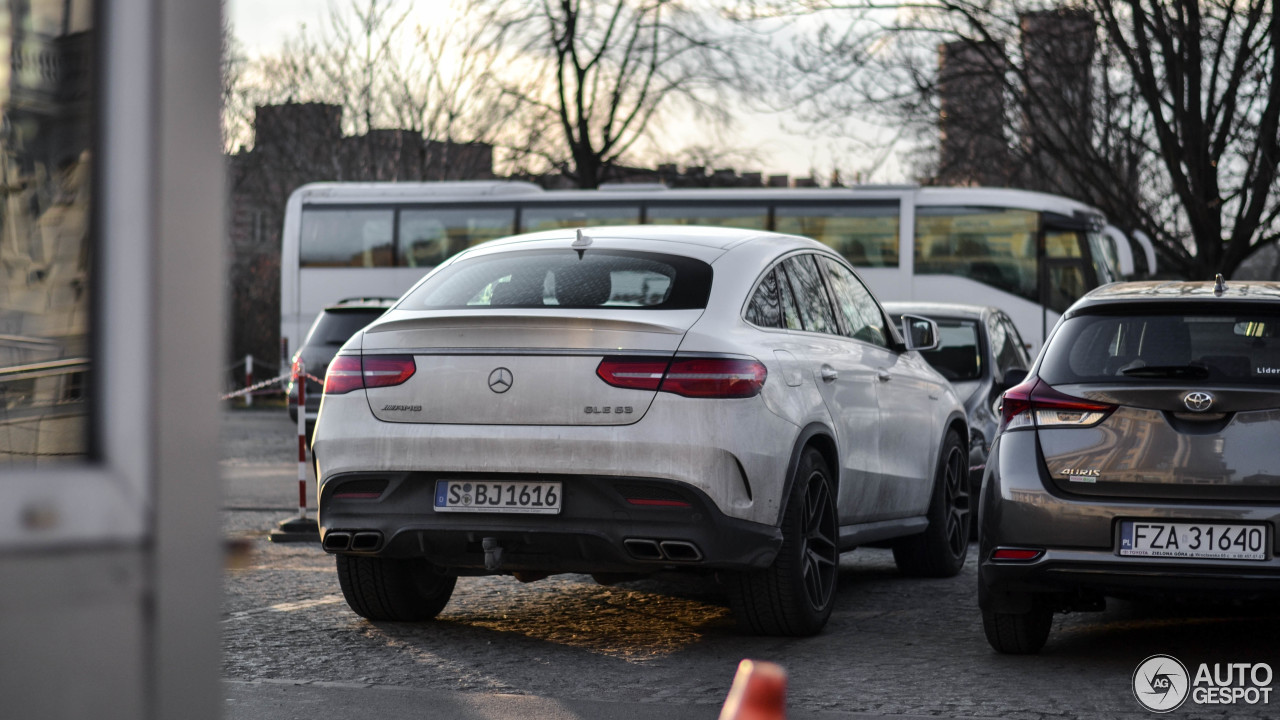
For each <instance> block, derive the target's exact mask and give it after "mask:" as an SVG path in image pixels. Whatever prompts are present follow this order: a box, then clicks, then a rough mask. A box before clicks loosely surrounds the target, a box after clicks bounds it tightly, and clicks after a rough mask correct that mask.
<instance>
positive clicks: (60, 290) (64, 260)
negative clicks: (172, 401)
mask: <svg viewBox="0 0 1280 720" xmlns="http://www.w3.org/2000/svg"><path fill="white" fill-rule="evenodd" d="M92 20H93V4H92V3H90V2H86V1H84V0H28V1H27V2H21V3H5V5H4V8H3V10H0V44H2V45H3V48H4V52H3V61H2V62H3V64H0V68H3V78H2V81H0V112H3V118H4V123H3V130H2V132H0V164H2V165H0V172H2V173H3V184H4V188H5V190H4V198H5V202H4V204H3V207H2V208H0V217H2V218H3V224H0V469H3V468H19V467H30V466H41V465H47V464H50V463H59V462H67V461H78V460H85V459H87V458H89V457H90V454H91V453H90V448H91V445H92V443H91V436H92V427H91V423H90V412H89V410H90V409H89V402H90V400H91V399H92V398H93V396H94V387H93V375H92V374H91V372H90V368H91V362H90V359H91V357H92V354H93V352H92V351H93V348H92V347H90V343H89V336H90V324H91V320H92V304H91V297H92V294H93V293H92V284H93V278H94V267H93V260H94V257H93V255H94V254H93V251H92V250H93V238H92V235H91V233H90V229H91V227H90V226H91V223H90V217H91V210H92V205H93V199H94V188H93V170H92V162H93V154H92V148H91V145H90V139H91V137H92V134H93V133H92V125H93V123H92V118H93V114H94V106H93V103H92V99H93V97H94V93H93V77H94V67H93V65H92V61H93V26H92Z"/></svg>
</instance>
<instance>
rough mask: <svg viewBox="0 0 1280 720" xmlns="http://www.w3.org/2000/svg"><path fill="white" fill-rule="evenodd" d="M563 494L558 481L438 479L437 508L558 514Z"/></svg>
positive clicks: (441, 509)
mask: <svg viewBox="0 0 1280 720" xmlns="http://www.w3.org/2000/svg"><path fill="white" fill-rule="evenodd" d="M562 497H563V494H562V493H561V491H560V483H558V482H477V481H475V480H437V481H436V501H435V508H436V512H474V513H524V514H534V515H555V514H558V513H559V512H560V501H561V499H562Z"/></svg>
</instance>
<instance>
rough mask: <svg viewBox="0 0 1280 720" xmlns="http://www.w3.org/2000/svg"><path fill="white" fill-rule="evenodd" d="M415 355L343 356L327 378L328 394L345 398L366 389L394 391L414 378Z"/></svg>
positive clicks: (325, 378) (337, 360)
mask: <svg viewBox="0 0 1280 720" xmlns="http://www.w3.org/2000/svg"><path fill="white" fill-rule="evenodd" d="M417 369H418V367H417V365H416V364H414V362H413V356H412V355H367V356H364V357H360V356H356V355H339V356H338V357H335V358H334V359H333V362H331V363H329V371H328V372H326V373H325V375H324V393H325V394H326V395H341V394H343V393H348V392H351V391H352V390H360V389H363V388H374V387H391V386H393V385H399V384H400V383H403V382H404V381H406V380H408V379H409V378H410V377H412V376H413V373H414V372H415V371H417Z"/></svg>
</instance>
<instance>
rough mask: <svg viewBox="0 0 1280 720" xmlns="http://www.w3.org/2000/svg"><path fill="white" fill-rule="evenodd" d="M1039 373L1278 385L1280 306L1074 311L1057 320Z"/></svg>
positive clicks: (1064, 379) (1067, 379) (1079, 378)
mask: <svg viewBox="0 0 1280 720" xmlns="http://www.w3.org/2000/svg"><path fill="white" fill-rule="evenodd" d="M1040 376H1041V378H1043V379H1044V380H1045V381H1046V382H1048V383H1049V384H1051V385H1055V384H1062V383H1076V382H1105V383H1116V382H1122V383H1153V382H1161V381H1164V382H1168V381H1171V380H1172V381H1176V382H1181V381H1198V382H1210V383H1228V384H1230V383H1244V384H1251V385H1256V384H1268V385H1280V312H1275V313H1258V312H1257V311H1252V310H1245V311H1242V312H1228V311H1223V310H1220V309H1213V310H1205V311H1197V310H1191V311H1187V312H1183V313H1163V314H1154V313H1153V314H1143V315H1137V314H1135V315H1080V316H1077V317H1073V318H1070V319H1068V320H1065V321H1064V322H1063V325H1062V327H1061V328H1060V329H1059V330H1058V332H1057V333H1055V334H1054V336H1053V339H1052V340H1051V341H1050V344H1049V347H1048V348H1047V350H1046V351H1045V356H1044V361H1043V363H1042V365H1041V368H1040Z"/></svg>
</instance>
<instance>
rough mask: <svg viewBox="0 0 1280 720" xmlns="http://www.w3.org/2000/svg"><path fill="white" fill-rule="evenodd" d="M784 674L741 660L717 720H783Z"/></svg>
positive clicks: (769, 666)
mask: <svg viewBox="0 0 1280 720" xmlns="http://www.w3.org/2000/svg"><path fill="white" fill-rule="evenodd" d="M786 718H787V671H786V670H784V669H783V668H782V666H781V665H776V664H774V663H771V662H757V661H755V660H743V661H742V662H741V663H738V674H737V675H735V676H734V677H733V687H731V688H729V697H727V698H725V701H724V707H722V708H720V720H786Z"/></svg>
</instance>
